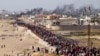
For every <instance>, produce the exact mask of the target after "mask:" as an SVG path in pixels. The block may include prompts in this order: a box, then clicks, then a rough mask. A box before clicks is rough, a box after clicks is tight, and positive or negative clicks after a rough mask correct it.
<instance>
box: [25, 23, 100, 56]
mask: <svg viewBox="0 0 100 56" xmlns="http://www.w3.org/2000/svg"><path fill="white" fill-rule="evenodd" d="M24 26H26V27H28V28H29V29H30V30H32V32H34V33H35V34H37V35H38V36H39V37H40V38H41V39H43V40H44V41H46V42H47V43H48V44H50V45H51V46H56V47H57V48H56V50H55V52H56V54H57V55H60V54H61V55H65V56H97V54H100V49H97V48H95V47H93V48H91V49H90V48H88V47H83V46H79V45H78V42H77V41H75V40H72V39H66V38H64V37H62V36H59V35H56V34H53V33H51V32H50V31H47V30H46V29H43V28H41V27H39V26H35V25H28V24H24Z"/></svg>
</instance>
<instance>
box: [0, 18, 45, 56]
mask: <svg viewBox="0 0 100 56" xmlns="http://www.w3.org/2000/svg"><path fill="white" fill-rule="evenodd" d="M19 28H20V29H19ZM20 39H22V41H20ZM38 41H39V40H38V38H35V36H32V35H31V34H29V33H27V31H26V28H23V27H19V26H13V25H11V24H10V23H8V21H5V20H0V56H4V54H8V55H12V56H13V55H14V56H16V55H17V53H19V52H23V50H24V49H28V48H31V47H32V46H35V47H41V48H43V47H45V46H44V45H42V44H40V42H38Z"/></svg>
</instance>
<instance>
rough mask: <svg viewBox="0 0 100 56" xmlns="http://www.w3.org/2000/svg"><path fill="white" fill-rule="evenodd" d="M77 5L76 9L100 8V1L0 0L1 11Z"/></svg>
mask: <svg viewBox="0 0 100 56" xmlns="http://www.w3.org/2000/svg"><path fill="white" fill-rule="evenodd" d="M72 3H73V4H75V6H76V7H80V6H83V5H90V4H92V5H93V6H95V7H96V8H100V0H0V10H2V9H5V10H9V11H14V10H15V11H20V10H25V9H31V8H35V7H43V8H45V9H54V8H55V7H56V6H58V5H64V4H72Z"/></svg>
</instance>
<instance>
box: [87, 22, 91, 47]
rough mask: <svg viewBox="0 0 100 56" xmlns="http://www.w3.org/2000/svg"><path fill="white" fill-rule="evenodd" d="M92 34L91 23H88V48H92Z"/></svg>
mask: <svg viewBox="0 0 100 56" xmlns="http://www.w3.org/2000/svg"><path fill="white" fill-rule="evenodd" d="M90 35H91V25H90V24H88V42H87V45H88V48H91V39H90Z"/></svg>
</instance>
